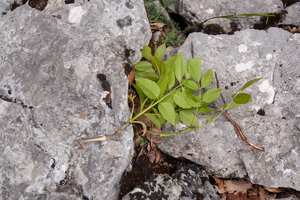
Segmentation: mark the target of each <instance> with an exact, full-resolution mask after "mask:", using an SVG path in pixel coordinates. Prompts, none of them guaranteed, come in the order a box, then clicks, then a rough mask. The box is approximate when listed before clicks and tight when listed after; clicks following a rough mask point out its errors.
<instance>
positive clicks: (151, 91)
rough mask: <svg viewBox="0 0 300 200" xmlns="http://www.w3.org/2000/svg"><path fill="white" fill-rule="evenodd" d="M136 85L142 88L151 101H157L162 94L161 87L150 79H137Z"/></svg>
mask: <svg viewBox="0 0 300 200" xmlns="http://www.w3.org/2000/svg"><path fill="white" fill-rule="evenodd" d="M135 81H136V85H137V86H138V87H139V88H141V90H142V91H143V93H144V94H145V95H146V96H147V97H149V98H150V99H157V98H158V96H159V93H160V89H159V86H158V85H157V84H156V83H155V82H154V81H151V80H149V79H145V78H139V79H136V80H135Z"/></svg>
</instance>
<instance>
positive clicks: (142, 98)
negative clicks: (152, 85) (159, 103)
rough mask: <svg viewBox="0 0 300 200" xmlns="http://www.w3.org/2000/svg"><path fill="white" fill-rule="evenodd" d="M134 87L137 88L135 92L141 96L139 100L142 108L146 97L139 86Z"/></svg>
mask: <svg viewBox="0 0 300 200" xmlns="http://www.w3.org/2000/svg"><path fill="white" fill-rule="evenodd" d="M132 85H133V87H134V88H135V90H136V91H137V93H138V95H139V98H140V106H141V107H142V104H143V102H144V101H145V99H146V96H145V94H144V92H143V90H142V89H141V88H140V87H139V86H137V85H136V84H134V83H132Z"/></svg>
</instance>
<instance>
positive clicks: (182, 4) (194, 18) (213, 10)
mask: <svg viewBox="0 0 300 200" xmlns="http://www.w3.org/2000/svg"><path fill="white" fill-rule="evenodd" d="M282 9H283V3H282V1H281V0H266V1H260V0H246V1H239V0H230V1H229V0H218V1H199V0H178V3H177V10H178V13H179V14H180V15H181V16H182V17H184V18H185V20H186V21H187V22H189V23H191V24H196V23H199V22H202V21H203V20H206V19H209V18H212V17H217V16H223V15H234V14H246V13H279V12H280V11H281V10H282ZM259 20H260V18H259V17H257V19H255V20H254V19H253V20H248V19H239V21H238V22H237V26H238V29H240V30H242V29H247V28H253V26H254V24H255V23H258V22H259ZM231 22H232V20H228V19H213V20H209V21H208V22H206V23H205V25H208V24H218V25H220V26H222V27H223V28H224V30H225V31H226V32H230V31H231V25H230V23H231Z"/></svg>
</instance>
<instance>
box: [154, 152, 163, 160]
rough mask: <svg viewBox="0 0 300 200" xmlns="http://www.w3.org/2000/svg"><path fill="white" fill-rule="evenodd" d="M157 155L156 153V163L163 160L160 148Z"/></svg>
mask: <svg viewBox="0 0 300 200" xmlns="http://www.w3.org/2000/svg"><path fill="white" fill-rule="evenodd" d="M155 155H156V159H155V163H160V162H162V161H163V158H162V154H161V152H160V150H157V151H156V152H155Z"/></svg>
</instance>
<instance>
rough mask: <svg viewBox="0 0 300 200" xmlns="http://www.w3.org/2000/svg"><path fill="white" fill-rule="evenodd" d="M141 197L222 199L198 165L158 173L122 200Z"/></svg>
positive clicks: (182, 199)
mask: <svg viewBox="0 0 300 200" xmlns="http://www.w3.org/2000/svg"><path fill="white" fill-rule="evenodd" d="M135 199H136V200H140V199H148V200H152V199H165V200H168V199H173V200H177V199H178V200H179V199H180V200H192V199H204V200H209V199H214V200H217V199H220V198H219V196H218V195H217V191H216V189H214V187H213V186H212V185H211V184H210V183H209V181H208V176H207V174H206V173H205V171H204V170H201V169H199V167H198V166H197V165H188V166H182V165H180V166H179V167H178V170H177V171H176V172H175V174H173V175H172V177H170V176H169V175H158V176H157V177H156V178H154V179H151V180H148V181H146V182H145V187H143V188H139V187H138V188H135V189H134V190H133V191H132V192H130V193H128V194H127V195H126V196H124V197H123V198H122V200H135Z"/></svg>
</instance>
